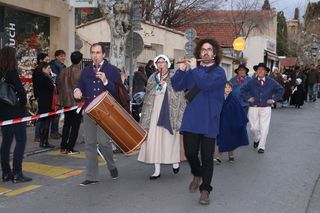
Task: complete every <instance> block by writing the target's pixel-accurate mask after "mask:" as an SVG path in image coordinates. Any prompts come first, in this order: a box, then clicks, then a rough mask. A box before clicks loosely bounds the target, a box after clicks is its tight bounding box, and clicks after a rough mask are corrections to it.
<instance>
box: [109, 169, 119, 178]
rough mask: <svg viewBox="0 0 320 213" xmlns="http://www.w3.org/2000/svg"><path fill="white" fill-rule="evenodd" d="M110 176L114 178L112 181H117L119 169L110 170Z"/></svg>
mask: <svg viewBox="0 0 320 213" xmlns="http://www.w3.org/2000/svg"><path fill="white" fill-rule="evenodd" d="M110 175H111V177H112V179H114V180H115V179H117V178H118V177H119V173H118V169H117V168H115V169H112V170H110Z"/></svg>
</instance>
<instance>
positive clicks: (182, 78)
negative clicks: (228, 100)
mask: <svg viewBox="0 0 320 213" xmlns="http://www.w3.org/2000/svg"><path fill="white" fill-rule="evenodd" d="M209 69H210V67H203V66H198V67H197V68H195V69H193V70H189V71H188V72H184V71H181V70H177V71H176V73H175V75H174V76H173V77H172V78H171V81H172V87H173V88H174V89H175V90H176V91H182V90H184V89H188V90H191V88H192V87H193V86H194V85H195V84H197V86H198V87H199V88H200V92H199V93H198V94H197V96H195V97H194V99H193V100H192V101H191V102H190V103H188V104H187V107H186V109H185V111H184V114H183V119H182V124H181V128H180V131H181V132H191V133H195V134H203V135H204V136H205V137H208V138H216V136H217V134H218V132H219V123H220V112H221V108H222V105H223V102H224V88H225V86H226V81H227V79H226V74H225V71H224V70H223V69H222V68H221V67H219V66H218V67H217V68H215V70H213V71H212V72H209V73H208V72H207V71H208V70H209Z"/></svg>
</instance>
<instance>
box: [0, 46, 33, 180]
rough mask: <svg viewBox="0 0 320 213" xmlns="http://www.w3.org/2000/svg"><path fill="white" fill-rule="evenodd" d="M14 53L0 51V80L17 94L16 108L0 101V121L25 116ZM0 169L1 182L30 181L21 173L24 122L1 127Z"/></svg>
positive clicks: (6, 50)
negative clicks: (12, 150) (12, 146)
mask: <svg viewBox="0 0 320 213" xmlns="http://www.w3.org/2000/svg"><path fill="white" fill-rule="evenodd" d="M16 64H17V61H16V51H15V49H14V48H12V47H4V48H3V49H1V50H0V79H2V78H4V79H5V82H6V83H8V84H11V85H12V86H13V87H14V89H15V91H16V92H17V97H18V98H19V102H18V104H17V105H16V106H10V105H8V104H6V103H3V102H1V101H0V112H1V113H0V121H5V120H10V119H15V118H22V117H24V116H25V112H26V103H27V97H26V92H25V90H24V88H23V86H22V84H21V81H20V79H19V74H18V70H17V68H16ZM1 132H2V143H1V154H0V155H1V169H2V181H3V182H7V181H12V182H13V183H18V182H27V181H31V180H32V179H31V178H29V177H26V176H24V174H23V172H22V161H23V154H24V150H25V147H26V143H27V130H26V122H21V123H16V124H11V125H6V126H1ZM13 138H15V147H14V152H13V163H12V166H13V168H12V169H11V166H10V150H11V145H12V142H13Z"/></svg>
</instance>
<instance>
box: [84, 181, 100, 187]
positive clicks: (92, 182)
mask: <svg viewBox="0 0 320 213" xmlns="http://www.w3.org/2000/svg"><path fill="white" fill-rule="evenodd" d="M96 183H98V181H96V180H85V181H83V182H82V183H80V186H88V185H93V184H96Z"/></svg>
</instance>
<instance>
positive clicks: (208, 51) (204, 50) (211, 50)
mask: <svg viewBox="0 0 320 213" xmlns="http://www.w3.org/2000/svg"><path fill="white" fill-rule="evenodd" d="M205 52H207V53H211V52H213V49H212V48H208V49H205V48H201V53H205Z"/></svg>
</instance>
